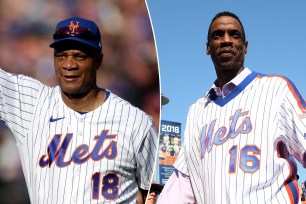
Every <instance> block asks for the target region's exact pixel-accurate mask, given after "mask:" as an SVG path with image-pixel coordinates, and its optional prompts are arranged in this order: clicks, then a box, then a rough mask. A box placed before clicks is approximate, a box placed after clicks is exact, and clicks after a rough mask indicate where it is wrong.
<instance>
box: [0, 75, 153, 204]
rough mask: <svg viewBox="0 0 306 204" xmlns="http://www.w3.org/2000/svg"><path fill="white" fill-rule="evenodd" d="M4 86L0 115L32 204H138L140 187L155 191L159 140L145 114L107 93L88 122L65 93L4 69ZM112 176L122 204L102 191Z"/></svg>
mask: <svg viewBox="0 0 306 204" xmlns="http://www.w3.org/2000/svg"><path fill="white" fill-rule="evenodd" d="M0 83H1V87H0V91H1V100H0V116H1V119H2V120H4V121H5V122H6V124H7V125H8V127H9V128H10V129H11V130H12V132H13V134H14V137H15V138H16V141H17V146H18V148H19V151H20V155H21V160H22V166H23V171H24V174H25V178H26V182H27V186H28V191H29V195H30V199H31V202H32V203H37V204H40V203H44V204H66V203H136V195H137V193H138V186H139V187H140V188H142V189H147V190H148V189H149V185H150V183H151V177H152V172H153V168H154V166H153V165H154V159H155V156H156V149H157V139H158V136H157V131H156V129H155V127H154V125H153V122H152V119H151V117H149V116H148V115H146V114H145V113H144V112H143V111H141V110H140V109H138V108H135V107H133V106H132V105H130V104H129V103H128V102H127V101H125V100H123V99H121V98H119V97H118V96H116V95H114V94H112V93H110V92H109V91H107V92H108V93H109V97H108V99H107V100H106V101H105V102H104V103H103V105H102V106H100V107H98V108H97V109H95V110H93V111H91V112H89V113H87V114H83V115H81V114H79V113H77V112H75V111H73V110H71V109H70V108H68V107H67V106H66V105H65V104H64V103H63V101H62V99H61V95H60V89H59V87H55V88H50V87H47V86H45V85H43V84H41V83H40V82H38V81H36V80H34V79H31V78H29V77H25V76H21V75H12V74H9V73H6V72H4V71H3V70H1V71H0ZM50 118H53V119H55V120H56V121H53V122H51V121H50ZM108 137H109V138H108ZM58 138H59V139H58ZM69 138H70V139H69ZM103 138H104V139H103ZM56 141H58V142H57V143H56ZM51 144H53V146H52V145H51ZM55 144H57V145H55ZM65 145H67V147H65ZM48 148H49V150H48ZM106 149H108V150H109V151H105V150H106ZM52 151H53V155H55V156H54V157H52ZM50 152H51V153H50ZM99 155H100V156H99ZM102 155H104V156H102ZM51 157H52V158H53V159H51ZM45 162H47V163H45ZM45 164H46V165H45ZM108 173H111V176H112V178H114V175H116V176H117V178H118V181H119V183H118V185H117V187H118V195H117V196H116V197H115V198H112V199H115V200H111V199H110V198H109V197H107V196H109V194H112V195H113V194H115V192H114V191H111V189H113V188H111V189H108V190H106V191H103V190H102V189H103V186H104V184H103V181H104V176H105V175H107V174H108ZM93 175H97V176H100V177H99V179H97V180H95V179H94V178H96V177H93ZM97 178H98V177H97ZM106 181H110V182H113V181H114V180H112V179H111V180H106ZM94 184H96V186H97V189H98V190H97V192H96V194H95V195H96V197H93V196H94V194H93V189H94V188H93V186H94ZM107 184H109V183H107ZM110 185H111V187H114V186H113V185H112V184H110ZM113 190H114V189H113ZM103 193H106V197H107V199H106V197H105V196H104V194H103Z"/></svg>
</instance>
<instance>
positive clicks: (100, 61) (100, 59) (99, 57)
mask: <svg viewBox="0 0 306 204" xmlns="http://www.w3.org/2000/svg"><path fill="white" fill-rule="evenodd" d="M102 61H103V53H102V52H101V53H100V54H98V56H97V62H98V66H97V69H99V67H100V66H101V64H102Z"/></svg>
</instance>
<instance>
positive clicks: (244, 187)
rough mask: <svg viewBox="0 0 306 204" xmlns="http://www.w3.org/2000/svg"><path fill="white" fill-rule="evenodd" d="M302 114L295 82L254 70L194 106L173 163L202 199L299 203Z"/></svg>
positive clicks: (305, 123) (305, 144) (303, 145)
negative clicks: (227, 89) (218, 94)
mask: <svg viewBox="0 0 306 204" xmlns="http://www.w3.org/2000/svg"><path fill="white" fill-rule="evenodd" d="M303 109H304V110H303ZM304 114H305V101H304V99H303V98H302V97H301V95H300V94H299V93H298V91H297V89H296V88H295V86H294V84H293V83H292V82H290V81H289V80H287V79H286V78H284V77H279V76H263V75H260V74H257V73H255V72H252V73H251V74H250V75H249V76H247V78H246V79H245V80H244V81H243V82H241V84H239V85H238V86H237V87H236V88H235V89H234V90H233V91H232V92H231V93H230V94H229V95H228V96H227V97H225V98H218V99H216V100H214V101H211V100H210V99H209V97H203V98H200V99H199V100H198V101H197V102H196V103H195V104H193V105H192V106H191V107H190V110H189V113H188V118H187V123H186V129H185V146H184V148H182V151H181V152H180V156H179V158H178V160H177V162H176V164H175V167H176V168H177V169H178V170H180V171H181V172H183V173H185V174H186V172H187V174H188V175H189V176H190V179H191V184H192V187H193V190H194V194H195V197H196V200H197V202H198V203H209V204H213V203H233V204H234V203H235V204H236V203H243V204H245V203H258V204H260V203H280V204H282V203H297V202H298V199H299V195H298V186H297V182H296V181H295V180H294V179H295V175H296V171H297V170H296V164H295V163H294V160H293V157H295V158H296V159H297V160H298V161H300V162H301V163H302V164H303V155H304V153H305V148H306V142H305V138H304V134H305V133H306V118H305V117H303V116H304ZM199 141H201V142H199ZM303 165H304V166H306V165H305V164H303Z"/></svg>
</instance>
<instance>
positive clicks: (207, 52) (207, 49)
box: [206, 42, 210, 55]
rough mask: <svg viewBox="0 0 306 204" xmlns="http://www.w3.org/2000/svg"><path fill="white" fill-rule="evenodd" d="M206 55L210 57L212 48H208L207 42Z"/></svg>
mask: <svg viewBox="0 0 306 204" xmlns="http://www.w3.org/2000/svg"><path fill="white" fill-rule="evenodd" d="M206 54H207V55H210V48H209V46H208V42H206Z"/></svg>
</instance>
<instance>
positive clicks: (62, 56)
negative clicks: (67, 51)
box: [55, 53, 66, 59]
mask: <svg viewBox="0 0 306 204" xmlns="http://www.w3.org/2000/svg"><path fill="white" fill-rule="evenodd" d="M65 56H66V55H64V54H61V53H57V54H55V57H57V58H60V59H62V58H64V57H65Z"/></svg>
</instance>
